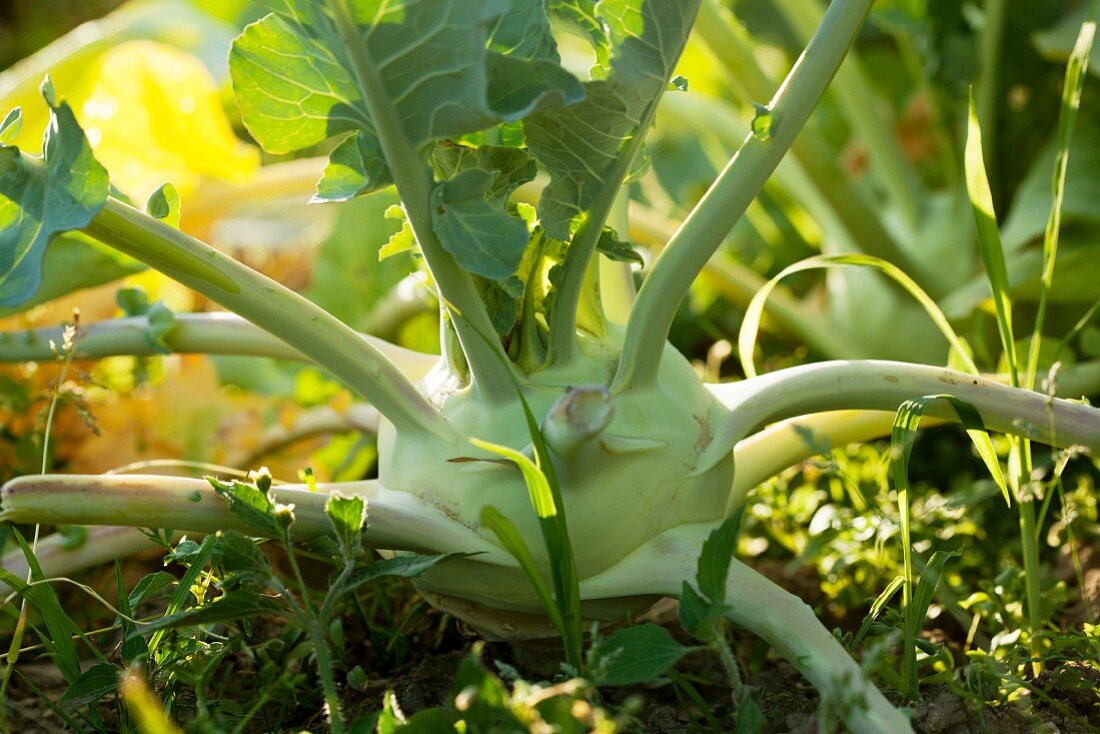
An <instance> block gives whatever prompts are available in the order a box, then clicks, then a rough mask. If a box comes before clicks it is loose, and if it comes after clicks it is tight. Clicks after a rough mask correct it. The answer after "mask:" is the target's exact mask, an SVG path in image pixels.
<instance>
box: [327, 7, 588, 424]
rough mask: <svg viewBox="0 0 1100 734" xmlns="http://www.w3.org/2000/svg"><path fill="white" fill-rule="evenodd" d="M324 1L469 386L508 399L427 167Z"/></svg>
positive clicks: (500, 362)
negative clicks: (439, 220) (447, 315)
mask: <svg viewBox="0 0 1100 734" xmlns="http://www.w3.org/2000/svg"><path fill="white" fill-rule="evenodd" d="M327 3H328V7H329V9H330V10H331V12H332V14H333V17H334V19H335V21H336V27H337V28H338V30H339V32H340V36H341V38H342V39H343V41H344V44H345V45H346V46H347V49H348V54H349V57H350V59H351V63H352V67H353V70H354V73H355V77H356V81H357V82H358V84H359V88H360V90H361V91H362V93H363V99H364V100H365V101H366V104H367V109H368V110H369V112H370V116H371V122H372V123H373V124H374V129H375V132H376V133H377V135H378V140H379V143H380V144H381V146H382V153H383V155H384V156H385V158H386V165H387V166H388V167H389V170H390V175H391V176H393V181H394V185H395V186H396V187H397V192H398V194H400V196H401V203H402V206H403V207H404V209H405V215H406V216H407V217H408V220H409V226H410V227H411V228H412V231H413V235H414V236H415V237H416V242H417V244H418V245H420V252H421V253H422V254H423V255H424V261H425V262H426V263H427V265H428V269H429V270H430V271H431V273H432V278H433V279H434V280H435V283H436V287H437V288H438V289H439V293H440V295H441V299H442V301H443V304H444V306H445V307H446V308H448V309H450V311H451V313H452V321H453V323H454V327H455V331H456V332H457V334H458V339H459V342H460V343H461V344H462V351H463V353H464V354H465V355H466V361H467V363H468V364H469V367H470V374H471V375H472V376H473V387H474V389H475V390H476V391H478V393H479V394H480V395H482V396H483V397H484V398H485V399H486V400H488V401H490V402H501V403H504V402H509V401H512V400H514V399H515V392H514V391H513V389H512V374H511V369H510V364H511V363H510V362H509V361H508V356H507V355H506V354H505V353H504V348H503V347H502V346H501V344H500V340H499V339H496V338H491V339H486V338H484V337H483V336H482V335H485V336H492V335H495V334H496V330H495V329H494V328H493V324H492V322H491V321H490V320H489V314H488V312H487V311H486V310H485V305H484V304H483V303H482V302H481V298H480V296H479V295H478V292H477V289H476V288H475V287H474V281H473V279H472V278H471V277H470V274H469V273H467V272H466V271H465V270H463V269H462V268H461V267H460V266H459V264H458V263H457V262H455V259H454V258H453V257H452V256H451V254H450V253H449V252H447V251H446V250H445V249H444V248H443V245H442V243H441V242H440V241H439V238H438V237H437V236H436V234H435V229H434V228H433V226H432V216H431V208H430V199H431V192H432V172H431V169H430V168H429V167H428V164H427V162H426V161H425V160H424V157H423V156H422V155H419V154H418V153H417V151H416V150H415V149H414V148H413V145H412V143H411V142H409V139H408V137H407V136H406V135H405V130H404V125H403V124H402V122H401V119H400V117H398V114H397V108H396V107H395V106H394V104H393V101H392V100H390V96H389V94H388V93H387V92H386V88H385V86H384V85H383V83H382V76H381V74H380V73H379V71H378V68H377V66H376V65H375V63H374V60H373V59H372V58H371V57H370V54H369V53H368V51H367V46H366V43H365V42H364V40H363V37H362V36H361V35H360V33H359V29H358V27H357V25H356V23H355V19H354V18H353V16H352V14H351V11H350V10H349V9H348V6H347V2H346V1H345V0H327ZM598 234H599V232H598V231H597V235H598ZM383 412H384V411H383Z"/></svg>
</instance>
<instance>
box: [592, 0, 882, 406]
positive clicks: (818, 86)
mask: <svg viewBox="0 0 1100 734" xmlns="http://www.w3.org/2000/svg"><path fill="white" fill-rule="evenodd" d="M871 1H872V0H835V2H833V3H832V4H831V5H830V6H829V9H828V11H827V12H826V13H825V17H824V18H823V19H822V21H821V26H820V27H819V28H818V30H817V33H815V34H814V37H813V39H812V40H811V41H810V43H809V45H807V46H806V50H805V51H804V52H803V54H802V56H801V57H799V59H798V61H797V62H796V63H795V65H794V68H793V69H792V70H791V73H790V74H789V75H788V76H787V79H786V81H784V82H783V86H782V87H780V89H779V91H778V92H777V93H776V95H775V97H774V99H773V100H772V102H771V105H770V106H769V118H770V123H768V124H766V125H765V127H766V128H767V130H766V132H762V133H760V134H759V137H758V136H757V135H756V134H750V135H749V136H748V138H747V139H746V140H745V143H744V144H743V145H742V146H741V149H740V150H739V151H738V152H737V153H736V154H735V155H734V156H733V158H731V159H730V162H729V164H728V165H727V166H726V168H725V170H723V171H722V173H721V174H720V175H719V176H718V179H717V180H716V181H715V182H714V183H713V184H712V185H711V187H710V190H709V191H707V193H706V196H704V197H703V199H702V201H700V202H699V204H698V205H696V207H695V209H694V210H693V211H692V212H691V214H690V215H688V218H687V219H686V220H685V221H684V223H683V225H682V226H681V227H680V229H679V231H678V232H677V233H676V235H675V236H674V237H673V238H672V241H671V242H669V244H668V246H667V247H666V248H665V250H664V251H663V252H662V253H661V255H660V257H658V258H657V262H656V263H655V264H654V265H653V268H652V270H651V272H650V274H649V277H648V278H646V280H645V282H643V283H642V288H641V290H640V291H639V293H638V299H637V301H635V303H634V310H633V311H632V312H631V315H630V321H629V322H628V324H627V329H626V339H625V342H624V344H623V353H622V357H621V359H620V362H619V369H618V373H617V374H616V375H615V379H614V383H613V385H614V387H613V390H615V391H623V390H627V389H632V388H645V387H648V386H650V385H652V384H653V383H654V381H655V380H656V378H657V368H658V365H659V363H660V361H661V360H660V356H661V353H662V352H663V351H664V346H665V341H666V339H667V338H668V332H669V328H670V327H671V325H672V318H673V316H674V315H675V313H676V310H677V309H678V308H679V305H680V303H681V301H683V299H684V296H685V295H687V292H688V289H689V288H690V287H691V284H692V282H693V281H694V280H695V277H696V276H697V275H698V274H699V271H700V270H702V268H703V266H704V265H705V264H706V262H707V260H709V259H710V257H711V255H713V254H714V252H715V251H716V250H717V249H718V246H719V245H720V244H721V243H722V240H723V239H725V237H726V234H727V233H728V232H729V230H730V229H731V228H732V227H733V225H734V224H736V223H737V220H738V219H740V217H741V215H742V214H743V213H744V212H745V210H746V209H747V208H748V206H749V203H750V202H751V201H752V200H753V198H754V197H755V196H756V194H757V193H758V192H759V191H760V189H761V188H763V186H764V183H765V182H766V181H767V180H768V177H769V176H771V174H772V172H773V171H774V170H775V167H776V166H778V165H779V161H780V160H782V159H783V155H784V154H785V153H786V152H787V149H788V148H789V147H790V146H791V143H792V142H793V141H794V139H795V137H797V135H798V132H799V131H800V130H801V129H802V126H803V125H805V123H806V120H807V119H809V116H810V113H811V112H813V109H814V106H815V105H816V104H817V101H818V100H819V99H820V98H821V95H822V94H824V92H825V88H826V87H827V86H828V84H829V80H830V79H832V77H833V74H834V73H836V70H837V67H839V66H840V63H841V61H843V60H844V56H845V54H846V53H847V52H848V49H849V48H850V47H851V45H852V43H853V42H854V40H855V37H856V34H858V33H859V29H860V28H861V27H862V26H863V21H864V19H865V18H866V16H867V13H868V11H869V10H870V7H871Z"/></svg>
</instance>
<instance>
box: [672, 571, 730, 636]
mask: <svg viewBox="0 0 1100 734" xmlns="http://www.w3.org/2000/svg"><path fill="white" fill-rule="evenodd" d="M723 608H724V607H723V605H719V604H712V603H710V602H708V601H707V600H706V599H704V598H703V597H702V596H700V595H699V592H697V591H696V590H695V589H694V588H693V587H692V585H691V584H689V583H688V582H687V581H685V582H684V585H683V588H682V589H681V591H680V626H681V627H683V628H684V631H685V632H687V633H688V634H689V635H691V636H692V637H694V638H696V639H698V640H704V641H706V640H707V639H708V638H709V634H708V631H707V626H708V623H709V622H710V621H711V620H713V619H715V618H717V617H718V616H719V615H720V614H721V613H722V611H723Z"/></svg>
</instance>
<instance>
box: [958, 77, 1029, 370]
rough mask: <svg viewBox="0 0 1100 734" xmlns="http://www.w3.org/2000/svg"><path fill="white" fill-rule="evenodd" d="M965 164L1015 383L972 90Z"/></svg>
mask: <svg viewBox="0 0 1100 734" xmlns="http://www.w3.org/2000/svg"><path fill="white" fill-rule="evenodd" d="M965 168H966V192H967V194H968V195H969V197H970V206H971V208H972V209H973V210H974V225H975V227H976V228H977V230H978V249H979V250H980V251H981V253H982V262H983V263H984V264H985V271H986V275H987V276H988V277H989V286H990V288H991V290H992V292H993V305H994V308H995V310H996V312H997V328H998V330H999V331H1000V334H1001V347H1002V348H1003V349H1004V354H1005V358H1006V359H1007V360H1008V369H1009V372H1010V373H1011V375H1012V382H1013V384H1017V383H1018V381H1019V377H1018V375H1017V370H1018V366H1019V362H1018V360H1017V358H1016V340H1015V338H1014V337H1013V336H1012V295H1011V288H1010V287H1009V284H1008V268H1007V266H1006V265H1005V254H1004V248H1003V247H1002V246H1001V233H1000V230H999V229H998V228H997V214H996V212H994V211H993V194H992V193H990V190H989V179H988V178H987V177H986V173H985V158H984V156H983V154H982V132H981V128H980V127H979V126H978V111H977V108H976V107H975V105H974V94H973V91H971V94H970V108H969V112H968V114H967V134H966V154H965Z"/></svg>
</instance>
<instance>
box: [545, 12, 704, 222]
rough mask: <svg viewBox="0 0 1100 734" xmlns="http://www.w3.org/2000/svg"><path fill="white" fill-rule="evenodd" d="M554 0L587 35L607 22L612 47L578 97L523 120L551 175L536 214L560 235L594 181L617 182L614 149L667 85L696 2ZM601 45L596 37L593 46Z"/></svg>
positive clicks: (592, 192)
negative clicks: (602, 75) (604, 69)
mask: <svg viewBox="0 0 1100 734" xmlns="http://www.w3.org/2000/svg"><path fill="white" fill-rule="evenodd" d="M556 5H558V6H561V7H560V8H558V10H559V11H560V12H564V13H566V14H568V15H569V16H570V17H571V18H572V19H574V20H575V21H577V23H578V24H579V25H582V26H583V27H585V28H587V29H588V30H589V31H590V36H591V37H593V38H594V39H599V34H600V32H599V28H600V26H601V25H602V26H604V27H606V29H607V32H608V34H609V36H608V38H609V41H610V43H611V44H612V46H613V47H614V48H615V53H614V56H613V57H612V58H611V60H610V62H609V65H610V73H609V74H608V75H607V78H606V79H597V80H593V81H590V82H587V83H586V84H585V90H586V92H587V96H586V98H585V100H584V101H582V102H580V103H578V104H575V105H573V106H570V107H561V108H555V109H551V110H545V111H540V112H536V113H534V114H532V115H530V116H529V117H527V118H526V120H525V121H524V132H525V134H526V136H527V144H528V146H529V147H530V149H531V152H532V154H533V155H534V156H535V158H536V159H538V161H539V163H541V164H542V165H543V166H545V167H546V168H547V170H549V172H550V176H551V182H550V185H549V186H548V187H547V188H546V190H545V191H544V192H543V194H542V198H541V200H540V203H539V216H540V221H541V223H542V226H543V227H544V228H545V229H546V231H547V233H548V234H549V235H550V236H551V237H555V238H557V239H561V240H566V239H568V238H569V229H570V223H571V222H572V220H573V218H574V217H575V216H576V215H577V214H579V213H580V212H581V211H584V210H585V209H587V208H588V207H589V206H591V204H592V202H593V200H594V198H595V196H596V194H597V192H599V191H600V189H601V187H603V186H618V185H619V180H618V178H617V177H616V176H615V174H616V173H617V171H616V166H617V163H618V159H619V153H620V152H621V151H622V149H623V148H624V147H625V146H626V144H627V143H628V142H629V141H630V139H631V137H632V136H633V135H634V133H635V132H637V131H638V129H639V127H640V126H641V125H642V123H643V121H644V119H645V118H646V117H647V116H648V115H649V114H650V113H651V111H652V105H654V104H656V101H657V100H658V99H659V98H660V95H661V93H662V92H664V90H665V88H666V87H667V85H668V81H669V78H670V77H671V76H672V70H673V68H674V67H675V66H676V62H677V60H678V59H679V57H680V52H681V51H682V50H683V47H684V44H685V43H686V42H687V36H688V33H689V31H690V30H691V25H692V22H693V21H694V19H695V13H696V11H697V10H698V5H699V4H698V2H661V1H659V0H603V2H600V3H599V4H598V5H596V6H595V10H594V11H593V10H592V4H591V3H587V2H577V1H573V2H559V3H556ZM593 12H594V13H595V14H596V15H598V19H597V18H595V17H594V16H592V13H593ZM589 19H591V20H589ZM603 47H604V44H603V43H600V42H598V41H597V43H596V48H597V52H599V49H600V48H603ZM597 58H599V57H597ZM628 163H629V162H628ZM618 173H619V174H620V175H625V173H626V171H621V172H618Z"/></svg>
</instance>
